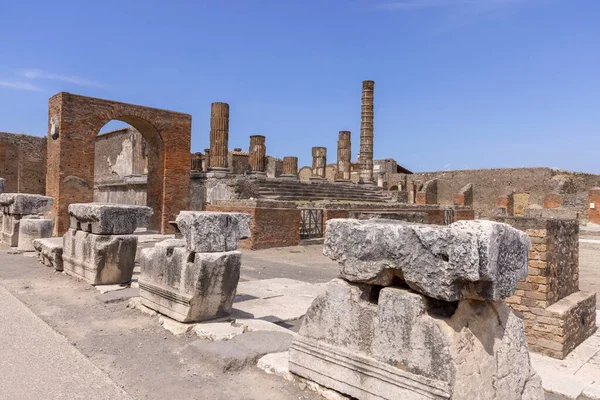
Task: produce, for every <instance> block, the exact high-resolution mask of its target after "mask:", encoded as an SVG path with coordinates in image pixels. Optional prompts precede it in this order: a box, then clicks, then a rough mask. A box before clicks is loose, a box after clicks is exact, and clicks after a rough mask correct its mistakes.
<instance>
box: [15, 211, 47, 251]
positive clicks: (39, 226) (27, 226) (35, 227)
mask: <svg viewBox="0 0 600 400" xmlns="http://www.w3.org/2000/svg"><path fill="white" fill-rule="evenodd" d="M52 228H53V224H52V220H51V219H30V218H24V219H22V220H21V222H20V224H19V244H18V247H17V248H18V249H19V250H21V251H35V247H34V246H33V241H34V240H35V239H42V238H49V237H52Z"/></svg>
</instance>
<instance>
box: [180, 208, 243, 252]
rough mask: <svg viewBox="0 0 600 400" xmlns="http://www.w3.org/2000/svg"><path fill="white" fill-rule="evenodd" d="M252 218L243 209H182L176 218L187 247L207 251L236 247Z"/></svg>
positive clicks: (196, 250) (190, 249)
mask: <svg viewBox="0 0 600 400" xmlns="http://www.w3.org/2000/svg"><path fill="white" fill-rule="evenodd" d="M251 220H252V217H251V216H250V215H249V214H244V213H227V212H210V211H182V212H180V213H179V215H178V216H177V220H176V222H177V226H178V228H179V230H180V231H181V233H182V234H183V236H184V237H185V240H186V244H187V249H188V250H189V251H194V252H198V253H207V252H221V251H233V250H237V248H238V244H239V241H240V239H245V238H248V237H250V235H251V233H250V221H251Z"/></svg>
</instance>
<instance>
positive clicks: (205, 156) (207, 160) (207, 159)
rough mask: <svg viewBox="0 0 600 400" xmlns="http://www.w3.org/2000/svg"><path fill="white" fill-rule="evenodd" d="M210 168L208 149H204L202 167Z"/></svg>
mask: <svg viewBox="0 0 600 400" xmlns="http://www.w3.org/2000/svg"><path fill="white" fill-rule="evenodd" d="M209 168H210V149H204V169H203V171H208V169H209Z"/></svg>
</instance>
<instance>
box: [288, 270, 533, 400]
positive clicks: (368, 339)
mask: <svg viewBox="0 0 600 400" xmlns="http://www.w3.org/2000/svg"><path fill="white" fill-rule="evenodd" d="M289 367H290V371H291V372H293V373H295V374H297V375H300V376H303V377H305V378H307V379H310V380H313V381H315V382H317V383H319V384H321V385H324V386H327V387H329V388H332V389H335V390H337V391H339V392H342V393H344V394H347V395H349V396H352V397H355V398H359V399H394V400H400V399H402V400H405V399H465V400H466V399H490V400H492V399H494V400H497V399H503V400H511V399H515V400H517V399H540V400H541V399H543V398H544V392H543V389H542V386H541V381H540V378H539V377H538V376H537V374H536V373H535V371H534V370H533V368H532V367H531V364H530V360H529V353H528V351H527V344H526V341H525V335H524V329H523V322H522V321H521V320H520V319H519V318H518V317H516V316H515V315H514V314H513V313H512V312H511V311H510V309H509V308H508V307H507V306H506V305H505V304H504V303H503V302H489V301H478V300H462V301H460V302H459V303H446V302H441V301H435V300H433V299H429V298H426V297H425V296H423V295H421V294H418V293H415V292H413V291H410V290H407V289H403V288H397V287H385V288H383V289H381V290H380V291H378V289H377V288H376V287H372V286H370V285H364V284H352V283H348V282H345V281H343V280H340V279H336V280H333V281H331V282H330V283H329V285H328V287H327V290H326V292H325V293H324V294H323V295H321V296H319V297H318V298H317V299H316V300H315V301H314V303H313V304H312V306H311V307H310V309H309V310H308V312H307V313H306V315H305V317H304V321H303V325H302V327H301V328H300V332H299V337H297V338H296V339H295V340H294V342H293V343H292V347H291V348H290V359H289Z"/></svg>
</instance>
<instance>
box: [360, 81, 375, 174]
mask: <svg viewBox="0 0 600 400" xmlns="http://www.w3.org/2000/svg"><path fill="white" fill-rule="evenodd" d="M374 89H375V82H373V81H363V84H362V107H361V120H360V158H359V161H360V183H373V90H374Z"/></svg>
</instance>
